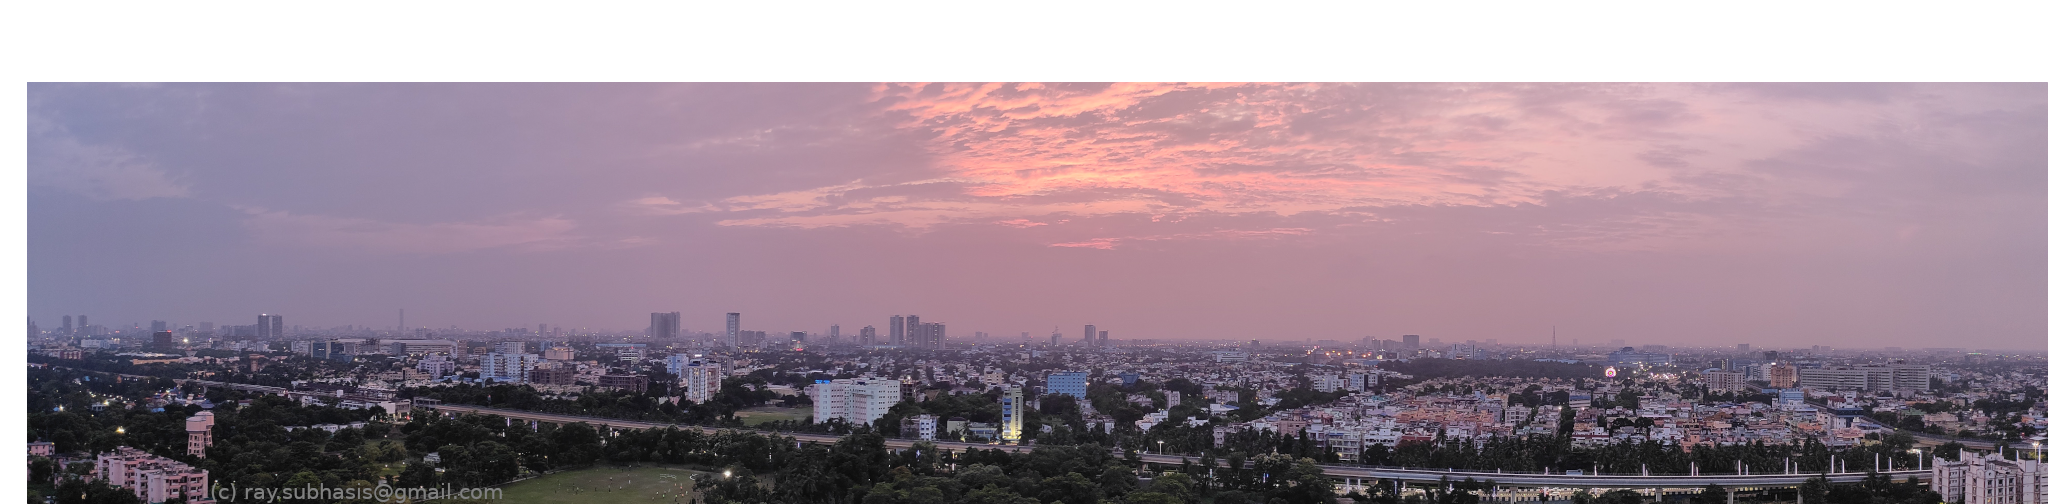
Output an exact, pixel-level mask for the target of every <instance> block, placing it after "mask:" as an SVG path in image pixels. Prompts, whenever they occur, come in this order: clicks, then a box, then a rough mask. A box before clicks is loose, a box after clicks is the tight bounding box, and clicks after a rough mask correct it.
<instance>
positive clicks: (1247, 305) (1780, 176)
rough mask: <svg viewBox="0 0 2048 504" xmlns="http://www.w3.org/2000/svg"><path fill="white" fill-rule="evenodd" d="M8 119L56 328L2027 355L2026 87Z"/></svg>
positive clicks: (2035, 122) (954, 93) (178, 104)
mask: <svg viewBox="0 0 2048 504" xmlns="http://www.w3.org/2000/svg"><path fill="white" fill-rule="evenodd" d="M29 95H30V96H29V124H30V136H29V158H28V165H29V173H28V182H29V186H28V197H27V202H28V205H27V206H28V242H27V250H28V263H29V268H28V280H29V281H28V293H29V295H28V303H27V304H28V308H29V315H30V317H31V318H33V319H34V320H36V322H37V323H38V324H39V325H40V326H42V327H44V328H52V327H55V326H57V325H58V323H57V322H58V320H57V319H58V317H61V316H65V315H77V314H88V315H91V316H92V317H93V318H94V319H95V320H99V321H119V322H117V323H120V324H124V325H125V324H127V323H130V322H136V323H144V324H146V323H148V322H149V321H153V320H170V321H176V322H179V323H187V322H184V321H212V322H215V323H221V324H233V325H241V324H246V323H248V320H247V319H249V318H251V317H254V316H255V314H258V313H277V314H284V315H288V316H290V318H291V320H290V322H289V324H292V325H305V326H309V327H332V326H341V325H353V324H369V325H373V326H379V327H381V326H385V325H396V324H395V322H396V321H397V318H398V311H399V310H401V309H404V310H406V315H405V316H406V317H407V321H406V322H405V323H404V324H405V325H406V326H407V327H446V326H451V325H453V326H461V327H465V328H497V327H508V326H532V325H535V324H548V325H550V326H554V327H588V328H598V329H613V330H632V329H636V328H637V324H636V322H637V321H646V320H647V318H645V317H648V315H647V314H650V313H668V312H680V313H681V317H680V318H681V320H680V322H679V325H680V328H681V329H689V330H696V331H712V332H717V330H718V324H717V323H718V322H719V320H718V314H720V313H728V312H738V313H745V314H747V325H746V327H748V328H753V330H761V329H764V328H765V329H767V330H772V331H791V330H801V331H818V330H823V329H825V328H826V327H827V326H829V325H831V324H841V325H847V326H849V327H860V326H867V325H874V326H877V327H886V326H885V324H883V323H881V322H883V321H881V320H878V319H882V318H886V317H887V316H888V315H889V314H911V313H921V314H925V315H927V316H930V317H931V318H932V319H933V320H944V321H946V322H947V325H951V326H953V327H954V329H955V330H956V331H955V333H956V334H972V333H974V332H988V333H991V334H994V335H1000V336H1005V337H1007V336H1010V335H1015V334H1018V333H1023V332H1030V333H1034V334H1048V333H1051V332H1052V331H1053V328H1054V327H1067V328H1072V327H1075V326H1080V325H1083V324H1084V323H1085V324H1097V325H1099V326H1100V327H1104V328H1115V329H1116V331H1117V337H1116V338H1117V339H1118V340H1128V339H1161V340H1171V339H1179V338H1187V339H1271V340H1301V339H1338V340H1356V339H1358V338H1363V337H1376V338H1381V339H1388V338H1396V337H1399V336H1401V335H1403V334H1422V335H1424V336H1425V337H1427V338H1441V339H1442V340H1444V341H1465V340H1481V341H1483V340H1487V339H1498V340H1500V341H1503V342H1514V343H1525V344H1538V343H1545V342H1547V341H1548V339H1549V337H1550V334H1551V327H1552V326H1557V327H1560V328H1563V330H1564V335H1563V337H1564V338H1566V339H1568V340H1569V339H1578V340H1582V341H1586V342H1595V343H1600V342H1607V341H1610V340H1614V339H1625V340H1627V341H1629V342H1633V343H1645V344H1660V343H1661V344H1676V343H1681V342H1699V341H1725V343H1726V344H1728V345H1733V344H1736V343H1756V344H1764V343H1766V342H1782V344H1784V345H1785V346H1787V347H1798V346H1806V345H1829V346H1836V347H1852V346H1860V347H1871V348H1880V347H1887V346H1899V347H1906V348H1920V347H1953V346H1963V347H1970V348H1999V349H2004V348H2011V349H2033V350H2039V349H2043V348H2044V347H2043V345H2044V343H2043V342H2044V341H2048V338H2043V337H2042V336H2043V335H2044V333H2048V313H2042V312H2041V311H2040V310H2038V309H2037V308H2038V307H2039V306H2043V305H2048V287H2044V286H2048V269H2043V268H2042V267H2041V266H2040V265H2039V261H2038V259H2037V258H2038V257H2042V256H2044V255H2048V228H2044V226H2048V224H2044V223H2043V222H2041V221H2040V219H2038V218H2035V217H2036V216H2038V215H2044V214H2048V208H2044V207H2048V197H2044V196H2048V179H2044V178H2043V172H2042V171H2041V170H2039V169H2038V168H2035V167H2033V166H2031V165H2030V164H2029V163H2031V162H2032V160H2035V159H2039V157H2038V154H2039V153H2040V147H2039V146H2038V145H2037V144H2038V142H2034V141H2033V139H2037V138H2040V137H2042V136H2043V133H2048V131H2044V130H2048V87H2044V86H2040V85H1919V84H1836V85H1803V84H1784V85H1724V84H1664V85H1632V84H1599V85H1579V84H1557V85H1512V84H1493V85H1455V84H1441V85H1432V84H1415V85H1411V84H1403V85H1268V84H1241V85H1215V86H1212V85H1188V84H1109V85H1063V84H1054V85H1030V84H1023V85H979V84H943V85H899V84H874V85H871V84H846V85H832V84H721V85H182V84H180V85H137V86H117V85H49V84H37V85H31V86H29ZM131 319H132V320H131ZM386 320H388V321H389V322H385V321H386ZM1080 336H1081V338H1085V337H1086V334H1085V333H1083V334H1082V335H1080ZM1076 339H1080V338H1076Z"/></svg>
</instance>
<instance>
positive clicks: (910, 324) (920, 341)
mask: <svg viewBox="0 0 2048 504" xmlns="http://www.w3.org/2000/svg"><path fill="white" fill-rule="evenodd" d="M903 330H904V331H906V332H909V333H910V340H909V341H905V342H903V343H904V344H905V345H908V346H910V347H911V348H924V325H923V324H922V323H920V322H918V321H917V316H916V315H905V316H903Z"/></svg>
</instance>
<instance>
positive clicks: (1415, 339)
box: [1401, 334, 1422, 349]
mask: <svg viewBox="0 0 2048 504" xmlns="http://www.w3.org/2000/svg"><path fill="white" fill-rule="evenodd" d="M1401 346H1404V347H1408V348H1410V349H1415V348H1422V335H1420V334H1403V335H1401Z"/></svg>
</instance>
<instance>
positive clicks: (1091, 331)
mask: <svg viewBox="0 0 2048 504" xmlns="http://www.w3.org/2000/svg"><path fill="white" fill-rule="evenodd" d="M1081 346H1084V347H1092V346H1095V324H1088V325H1084V326H1081Z"/></svg>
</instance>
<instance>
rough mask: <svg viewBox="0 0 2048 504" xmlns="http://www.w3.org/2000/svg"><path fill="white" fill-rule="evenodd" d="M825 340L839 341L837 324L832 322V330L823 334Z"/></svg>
mask: <svg viewBox="0 0 2048 504" xmlns="http://www.w3.org/2000/svg"><path fill="white" fill-rule="evenodd" d="M825 340H826V341H831V342H833V343H838V342H839V324H832V332H831V333H828V334H826V335H825Z"/></svg>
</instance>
